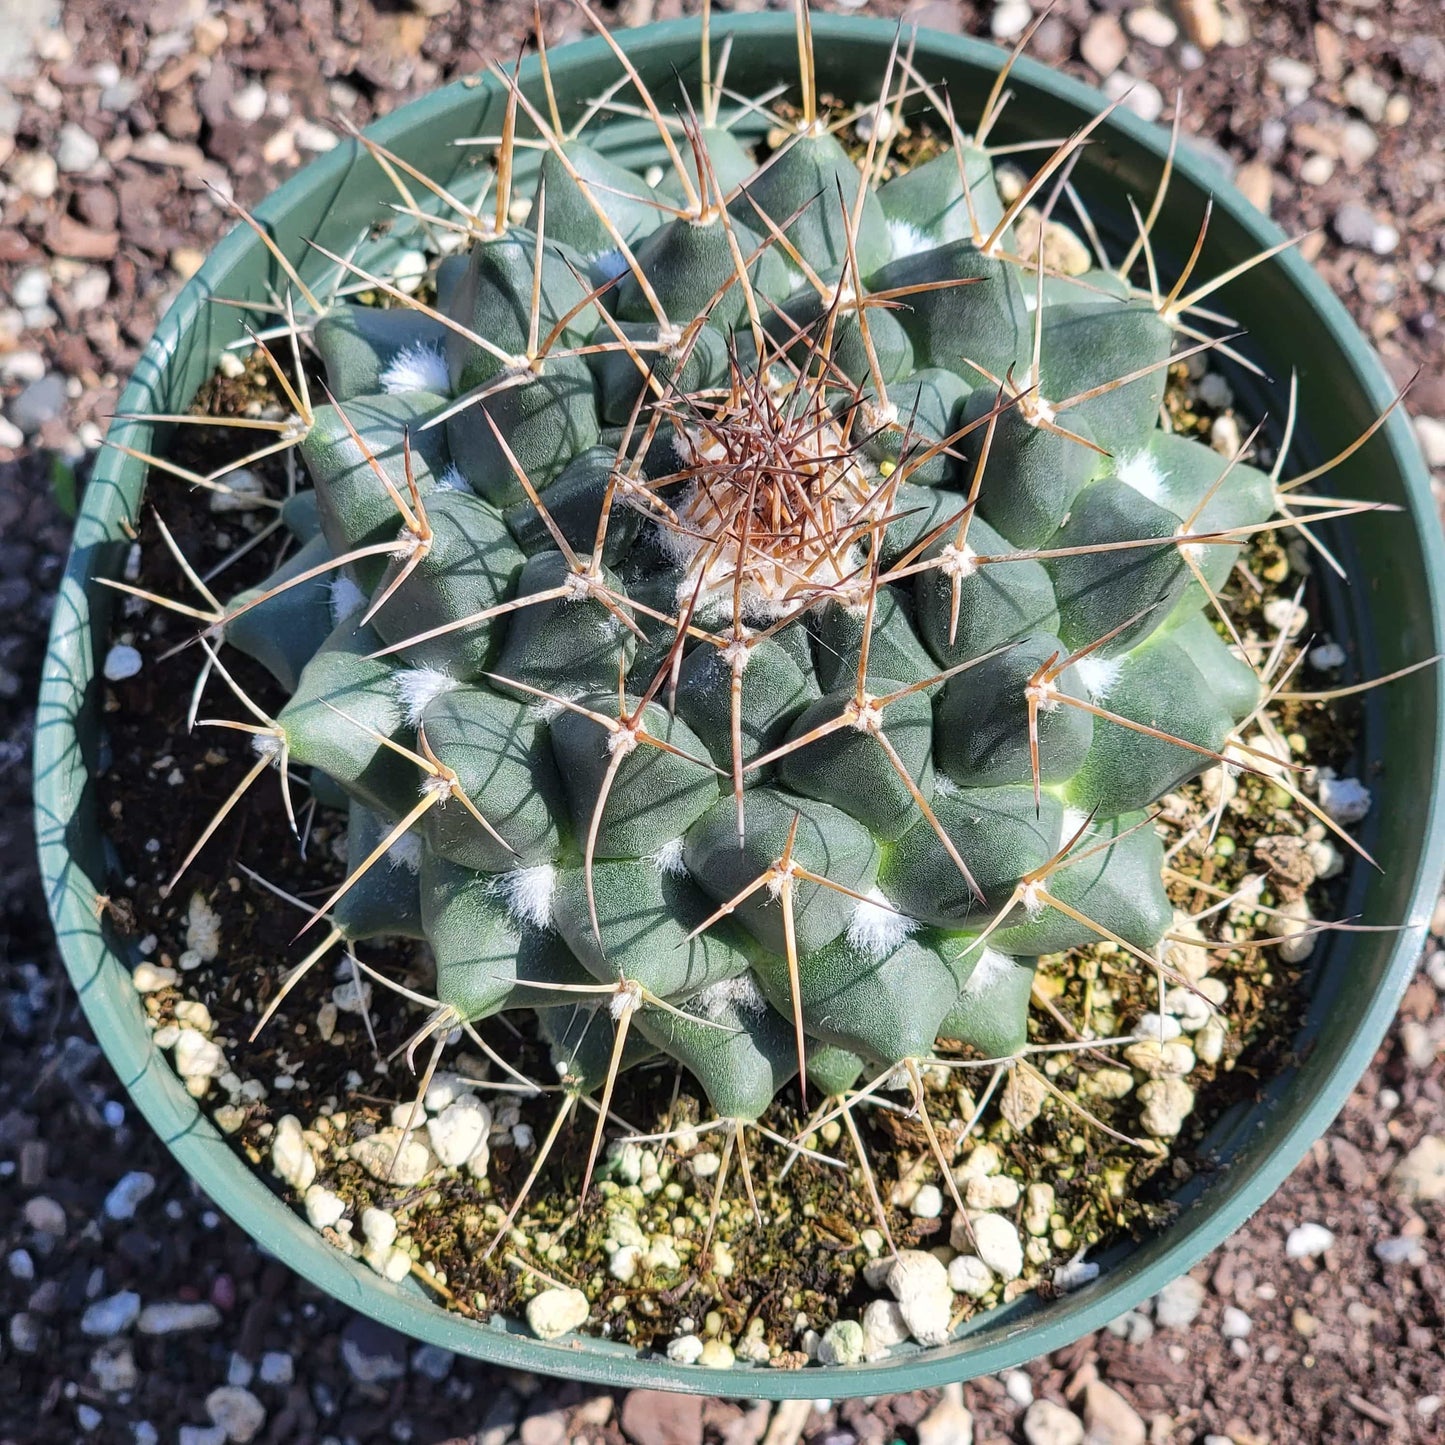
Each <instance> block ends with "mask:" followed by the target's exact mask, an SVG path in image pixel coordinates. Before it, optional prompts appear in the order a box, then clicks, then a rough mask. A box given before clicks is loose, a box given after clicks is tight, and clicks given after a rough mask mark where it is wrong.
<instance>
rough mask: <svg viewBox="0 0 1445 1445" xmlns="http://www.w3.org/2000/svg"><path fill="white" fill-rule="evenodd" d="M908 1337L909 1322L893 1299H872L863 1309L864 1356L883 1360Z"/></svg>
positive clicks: (868, 1358) (869, 1358)
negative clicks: (895, 1346)
mask: <svg viewBox="0 0 1445 1445" xmlns="http://www.w3.org/2000/svg"><path fill="white" fill-rule="evenodd" d="M907 1338H908V1322H907V1321H906V1320H905V1319H904V1318H903V1311H902V1310H901V1309H899V1308H898V1305H897V1303H896V1302H895V1301H894V1300H891V1299H876V1300H870V1301H869V1304H868V1307H867V1308H866V1309H865V1310H864V1311H863V1358H864V1359H865V1360H881V1359H882V1358H883V1357H884V1356H885V1355H886V1354H887V1353H888V1351H889V1350H891V1349H892V1348H893V1347H894V1345H901V1344H902V1343H903V1342H904V1340H906V1339H907Z"/></svg>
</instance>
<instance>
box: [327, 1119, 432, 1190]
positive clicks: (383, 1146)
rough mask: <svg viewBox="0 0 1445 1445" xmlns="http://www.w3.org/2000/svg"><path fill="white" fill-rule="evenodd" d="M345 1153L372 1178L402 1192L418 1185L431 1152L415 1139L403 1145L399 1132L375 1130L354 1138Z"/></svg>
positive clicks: (396, 1130) (429, 1162) (424, 1173)
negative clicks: (394, 1186)
mask: <svg viewBox="0 0 1445 1445" xmlns="http://www.w3.org/2000/svg"><path fill="white" fill-rule="evenodd" d="M398 1150H400V1152H398ZM347 1153H348V1154H349V1155H350V1157H351V1158H352V1159H354V1160H355V1161H356V1163H358V1164H360V1165H361V1167H362V1168H363V1169H365V1170H366V1172H367V1173H368V1174H370V1175H371V1177H372V1178H373V1179H376V1180H378V1181H379V1182H381V1183H383V1184H386V1183H390V1184H393V1185H396V1186H397V1187H399V1188H402V1189H409V1188H411V1186H412V1185H414V1184H420V1183H421V1181H422V1180H423V1179H425V1178H426V1176H427V1172H428V1170H429V1169H430V1168H431V1165H432V1152H431V1150H430V1149H428V1148H427V1146H426V1145H425V1144H424V1143H422V1141H421V1140H420V1139H418V1138H416V1137H415V1136H413V1137H412V1138H410V1139H408V1140H407V1141H406V1143H405V1144H404V1145H403V1144H402V1130H400V1129H397V1128H390V1129H378V1130H377V1131H376V1133H375V1134H371V1135H368V1136H367V1137H366V1138H365V1139H357V1140H356V1141H355V1142H354V1143H353V1144H352V1145H351V1147H350V1148H349V1149H348V1150H347Z"/></svg>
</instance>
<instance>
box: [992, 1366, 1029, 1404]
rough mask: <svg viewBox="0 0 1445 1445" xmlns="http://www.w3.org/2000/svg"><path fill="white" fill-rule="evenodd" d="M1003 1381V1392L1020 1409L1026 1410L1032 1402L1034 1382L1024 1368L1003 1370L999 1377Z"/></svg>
mask: <svg viewBox="0 0 1445 1445" xmlns="http://www.w3.org/2000/svg"><path fill="white" fill-rule="evenodd" d="M999 1378H1000V1379H1001V1380H1002V1381H1003V1388H1004V1393H1005V1394H1007V1395H1008V1397H1009V1399H1010V1400H1012V1401H1013V1402H1014V1404H1015V1405H1017V1406H1018V1407H1019V1409H1021V1410H1027V1409H1028V1407H1029V1406H1030V1405H1032V1404H1033V1402H1034V1382H1033V1381H1032V1380H1031V1379H1029V1377H1028V1372H1027V1371H1025V1370H1005V1371H1004V1372H1003V1374H1002V1375H1001V1376H1000V1377H999Z"/></svg>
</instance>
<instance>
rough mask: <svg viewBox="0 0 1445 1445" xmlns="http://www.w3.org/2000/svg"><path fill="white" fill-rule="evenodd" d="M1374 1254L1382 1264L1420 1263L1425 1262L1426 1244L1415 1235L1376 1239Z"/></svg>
mask: <svg viewBox="0 0 1445 1445" xmlns="http://www.w3.org/2000/svg"><path fill="white" fill-rule="evenodd" d="M1372 1252H1373V1254H1374V1256H1375V1258H1376V1259H1378V1260H1379V1261H1380V1263H1381V1264H1408V1265H1418V1264H1423V1263H1424V1262H1425V1249H1424V1246H1423V1245H1422V1244H1421V1243H1420V1241H1419V1240H1418V1239H1416V1238H1415V1237H1414V1236H1413V1235H1408V1234H1407V1235H1399V1236H1397V1237H1395V1238H1392V1239H1380V1240H1376V1242H1375V1245H1374V1249H1373V1251H1372Z"/></svg>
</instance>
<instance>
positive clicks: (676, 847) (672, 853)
mask: <svg viewBox="0 0 1445 1445" xmlns="http://www.w3.org/2000/svg"><path fill="white" fill-rule="evenodd" d="M683 846H684V840H683V839H682V838H680V837H678V838H671V839H669V840H668V841H667V842H666V843H664V844H663V845H662V847H661V848H659V849H658V850H657V851H656V852H655V853H649V854H648V857H647V861H648V862H649V863H651V864H652V866H653V867H654V868H656V869H657V871H658V872H659V873H666V874H667V875H668V876H669V877H671V878H677V877H680V876H681V875H682V874H684V873H686V872H687V864H686V863H684V862H683V860H682V850H683Z"/></svg>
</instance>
